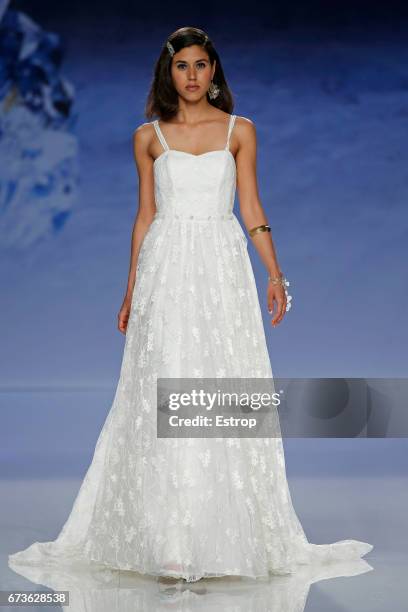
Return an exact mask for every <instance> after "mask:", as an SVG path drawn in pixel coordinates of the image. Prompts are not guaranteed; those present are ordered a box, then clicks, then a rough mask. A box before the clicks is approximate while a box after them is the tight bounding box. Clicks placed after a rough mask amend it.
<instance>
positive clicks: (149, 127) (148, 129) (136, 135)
mask: <svg viewBox="0 0 408 612" xmlns="http://www.w3.org/2000/svg"><path fill="white" fill-rule="evenodd" d="M153 130H154V128H153V124H152V122H148V121H146V122H145V123H141V124H140V125H138V126H137V128H136V129H135V130H134V131H133V143H134V144H135V146H143V145H145V146H149V144H150V141H151V139H152V136H153Z"/></svg>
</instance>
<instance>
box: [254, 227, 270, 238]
mask: <svg viewBox="0 0 408 612" xmlns="http://www.w3.org/2000/svg"><path fill="white" fill-rule="evenodd" d="M270 231H271V228H270V226H269V225H258V226H257V227H253V228H252V229H250V230H249V232H248V233H249V235H250V236H251V238H252V236H255V234H258V232H270Z"/></svg>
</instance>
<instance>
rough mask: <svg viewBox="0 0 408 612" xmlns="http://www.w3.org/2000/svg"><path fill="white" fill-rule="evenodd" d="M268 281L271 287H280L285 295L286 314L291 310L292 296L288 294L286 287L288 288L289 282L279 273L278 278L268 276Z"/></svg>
mask: <svg viewBox="0 0 408 612" xmlns="http://www.w3.org/2000/svg"><path fill="white" fill-rule="evenodd" d="M268 281H270V282H271V283H272V284H273V285H282V287H283V288H284V290H285V294H286V312H288V310H290V309H291V308H292V296H291V295H289V294H288V291H287V289H286V287H289V285H290V282H289V281H288V280H287V279H286V278H285V277H284V276H283V274H282V273H281V275H280V276H274V277H273V276H268Z"/></svg>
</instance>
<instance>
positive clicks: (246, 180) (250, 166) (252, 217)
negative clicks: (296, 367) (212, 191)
mask: <svg viewBox="0 0 408 612" xmlns="http://www.w3.org/2000/svg"><path fill="white" fill-rule="evenodd" d="M233 136H234V137H235V138H236V140H237V141H238V145H239V148H238V152H237V154H236V163H237V188H238V192H239V207H240V213H241V217H242V220H243V222H244V224H245V227H246V229H247V231H249V230H250V229H252V228H254V227H257V226H258V225H263V224H268V219H267V217H266V214H265V211H264V209H263V206H262V204H261V201H260V198H259V191H258V183H257V171H256V154H257V138H256V130H255V125H254V124H253V122H252V121H251V120H250V119H246V118H245V117H240V118H239V119H238V121H237V125H236V127H235V130H234V132H233ZM268 225H270V224H268ZM252 240H253V244H254V246H255V248H256V250H257V252H258V253H259V256H260V258H261V260H262V261H263V263H264V265H265V268H266V270H267V272H268V275H270V276H272V277H277V276H281V274H282V272H281V269H280V266H279V263H278V259H277V255H276V250H275V246H274V243H273V240H272V234H271V232H259V233H257V234H255V235H254V236H253V237H252ZM267 301H268V310H269V312H272V310H273V307H274V304H276V313H275V315H274V317H273V319H272V324H273V325H277V324H278V323H280V321H281V320H282V319H283V316H284V314H285V312H286V303H287V301H286V294H285V290H284V288H283V287H282V286H280V285H273V284H272V283H268V295H267Z"/></svg>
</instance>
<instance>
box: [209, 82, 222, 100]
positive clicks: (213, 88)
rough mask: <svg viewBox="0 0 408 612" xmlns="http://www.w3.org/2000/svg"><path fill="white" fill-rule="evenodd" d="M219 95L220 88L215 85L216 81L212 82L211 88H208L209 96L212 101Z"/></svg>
mask: <svg viewBox="0 0 408 612" xmlns="http://www.w3.org/2000/svg"><path fill="white" fill-rule="evenodd" d="M219 93H220V88H219V87H218V85H216V84H215V83H214V81H211V83H210V86H209V88H208V95H209V97H210V98H211V100H214V98H216V97H217V96H218V94H219Z"/></svg>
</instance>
